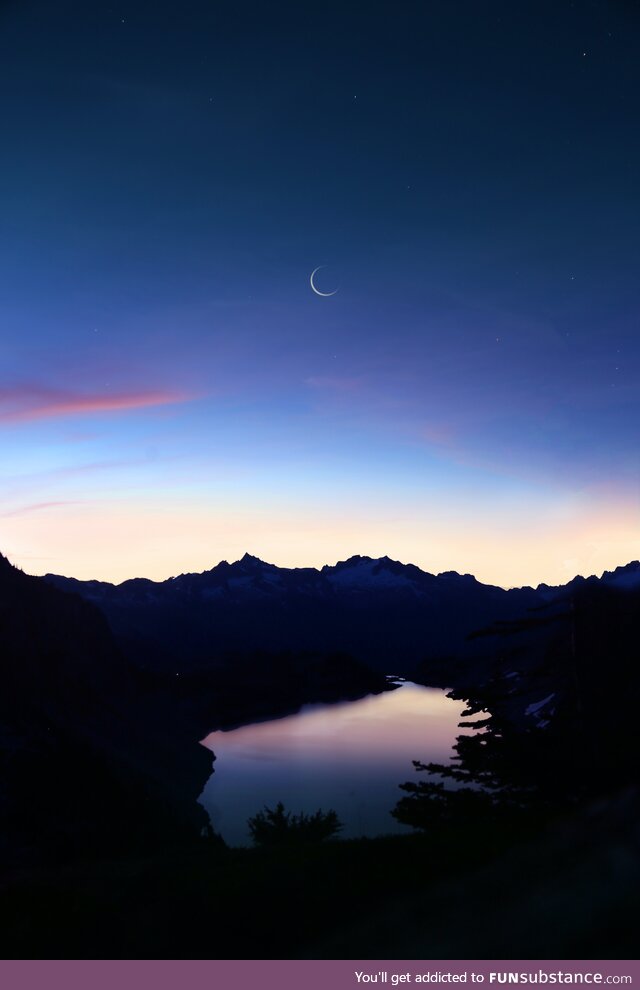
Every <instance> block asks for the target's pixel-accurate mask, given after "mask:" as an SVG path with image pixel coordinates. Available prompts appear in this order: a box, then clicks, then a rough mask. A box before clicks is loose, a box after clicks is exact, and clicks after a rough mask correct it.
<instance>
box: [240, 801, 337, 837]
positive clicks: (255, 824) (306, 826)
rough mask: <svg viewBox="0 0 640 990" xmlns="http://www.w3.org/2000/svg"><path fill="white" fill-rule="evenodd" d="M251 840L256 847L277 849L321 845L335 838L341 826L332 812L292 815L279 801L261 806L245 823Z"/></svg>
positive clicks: (319, 811)
mask: <svg viewBox="0 0 640 990" xmlns="http://www.w3.org/2000/svg"><path fill="white" fill-rule="evenodd" d="M247 825H248V826H249V832H250V833H251V838H252V839H253V841H254V843H255V844H256V845H257V846H280V845H290V844H292V843H293V844H303V843H308V842H322V841H323V840H324V839H330V838H332V837H333V836H334V835H336V834H337V833H338V832H339V831H340V829H341V828H342V827H343V826H342V822H341V821H340V820H339V818H338V816H337V814H336V812H335V811H333V809H331V810H329V811H321V810H320V809H318V810H317V811H316V812H315V814H313V815H305V814H304V813H302V812H301V813H300V814H299V815H294V814H292V813H291V812H290V811H285V810H284V805H283V803H282V801H279V802H278V804H277V805H276V806H275V808H268V807H266V805H265V808H264V810H263V811H259V812H258V813H257V814H256V815H254V816H253V817H252V818H249V820H248V821H247Z"/></svg>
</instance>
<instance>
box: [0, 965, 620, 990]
mask: <svg viewBox="0 0 640 990" xmlns="http://www.w3.org/2000/svg"><path fill="white" fill-rule="evenodd" d="M0 980H1V981H2V986H3V987H6V988H7V990H42V988H43V987H46V988H47V990H142V988H145V990H146V988H150V990H191V987H193V988H197V990H205V988H206V990H209V988H210V987H222V988H224V990H253V988H255V990H259V988H263V987H268V988H269V990H271V988H274V990H276V988H277V990H358V988H361V990H362V988H372V987H373V986H375V988H376V990H380V988H381V987H382V985H385V987H400V988H402V987H405V986H407V985H408V984H411V985H412V986H421V985H424V984H429V985H431V986H434V985H440V984H451V983H456V984H457V983H464V984H468V985H472V984H474V985H480V984H484V986H485V987H487V988H488V987H495V988H497V987H501V986H510V985H512V984H518V985H525V986H526V985H530V984H535V985H537V986H539V985H541V986H548V987H555V986H557V985H558V984H570V985H580V986H583V985H584V986H594V985H595V986H599V985H603V986H612V985H613V986H636V987H638V986H640V963H639V962H638V960H627V961H624V960H589V961H585V960H513V959H508V960H467V961H458V960H455V961H452V960H442V959H430V960H393V961H384V960H378V961H371V960H368V961H362V960H360V961H358V960H266V961H263V960H241V961H237V960H204V961H195V960H187V961H175V960H169V961H161V960H146V961H145V960H134V961H118V960H107V961H99V960H98V961H77V960H65V961H49V960H39V961H33V960H30V961H20V960H6V961H0Z"/></svg>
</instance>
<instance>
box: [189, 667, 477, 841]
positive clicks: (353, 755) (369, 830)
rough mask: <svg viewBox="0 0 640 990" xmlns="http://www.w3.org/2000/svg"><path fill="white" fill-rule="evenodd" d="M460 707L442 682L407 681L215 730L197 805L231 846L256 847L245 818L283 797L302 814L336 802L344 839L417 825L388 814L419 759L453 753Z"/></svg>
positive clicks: (444, 759) (412, 776)
mask: <svg viewBox="0 0 640 990" xmlns="http://www.w3.org/2000/svg"><path fill="white" fill-rule="evenodd" d="M463 709H464V705H463V704H462V703H461V702H459V701H452V700H451V699H450V698H447V697H446V693H445V691H443V690H440V689H438V688H427V687H422V686H420V685H417V684H412V683H409V682H405V683H403V684H402V685H401V687H399V688H397V689H396V690H395V691H387V692H385V693H383V694H378V695H369V696H368V697H366V698H361V699H359V700H358V701H349V702H338V703H336V704H331V705H306V706H305V707H304V708H302V709H301V710H300V711H299V712H297V713H296V714H295V715H288V716H286V717H284V718H277V719H272V720H270V721H268V722H258V723H255V724H253V725H244V726H241V727H240V728H238V729H232V730H229V731H220V732H212V733H211V734H210V735H209V736H207V738H206V739H205V740H203V744H204V745H205V746H207V748H208V749H211V750H213V752H214V753H215V755H216V762H215V772H214V773H213V774H212V775H211V777H210V778H209V781H208V782H207V785H206V787H205V789H204V791H203V792H202V795H201V796H200V803H201V804H202V805H203V806H204V807H205V808H206V810H207V812H208V813H209V816H210V818H211V823H212V825H213V828H214V829H215V830H216V832H219V833H221V835H222V836H223V838H224V839H225V840H226V841H227V842H228V843H229V845H249V844H250V837H249V834H248V831H247V825H246V823H247V819H248V818H249V817H250V816H252V815H254V814H255V813H256V812H257V811H259V810H260V809H261V808H262V807H263V806H264V805H265V804H266V805H268V806H269V807H274V806H275V805H276V804H277V802H278V801H282V802H283V803H284V805H285V808H286V810H287V811H293V812H295V813H298V812H300V811H304V812H307V813H309V812H314V811H316V810H317V809H318V808H322V809H323V810H324V811H328V810H329V809H330V808H333V809H334V810H335V811H336V812H337V813H338V817H339V818H340V820H341V821H342V822H343V823H344V826H345V827H344V829H343V830H342V832H341V833H340V836H341V837H343V838H351V837H355V836H363V835H364V836H375V835H384V834H389V833H401V832H402V833H406V832H411V831H412V830H411V829H409V828H408V827H407V826H404V825H400V824H399V823H398V822H396V820H395V819H394V818H392V817H391V815H390V814H389V812H390V811H391V809H392V808H393V807H394V805H395V804H396V802H397V801H398V800H399V799H400V798H401V797H402V796H403V791H401V790H399V787H398V785H399V784H401V783H403V782H404V781H406V780H411V779H416V780H419V779H421V778H422V777H423V775H422V774H417V773H416V771H415V770H414V768H413V766H412V763H411V761H412V760H422V761H424V762H429V761H432V760H433V761H436V762H447V761H448V760H449V758H450V756H451V755H452V747H453V744H454V742H455V739H456V736H458V735H460V734H461V732H462V731H463V730H460V729H459V728H458V723H459V721H460V717H461V714H462V711H463ZM467 731H470V730H467Z"/></svg>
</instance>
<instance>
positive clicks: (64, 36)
mask: <svg viewBox="0 0 640 990" xmlns="http://www.w3.org/2000/svg"><path fill="white" fill-rule="evenodd" d="M639 46H640V7H639V5H638V4H636V3H631V2H627V3H624V2H578V0H576V2H574V3H569V2H553V3H544V2H542V3H540V2H535V3H534V2H531V3H529V2H522V3H513V2H500V3H478V2H477V0H473V2H471V0H460V2H452V0H447V2H444V0H443V2H431V0H422V2H419V3H418V2H415V3H403V4H390V3H389V4H386V3H383V4H379V5H373V6H372V8H371V9H368V8H367V7H365V6H364V5H362V4H349V3H346V5H340V4H334V3H329V4H324V5H322V6H320V7H312V6H311V5H309V4H302V3H295V4H286V3H277V2H276V3H274V4H264V3H260V4H252V3H239V4H238V3H234V4H233V5H231V4H221V3H217V2H208V3H199V2H198V3H196V2H186V3H182V4H180V5H173V4H167V3H161V2H160V3H142V2H135V0H134V2H123V3H120V4H114V3H111V2H109V3H101V2H93V3H91V4H85V3H80V2H74V3H64V2H63V3H56V4H50V3H31V2H29V0H25V2H22V3H20V2H16V3H5V4H3V5H1V6H0V94H1V96H0V98H1V100H2V108H1V113H2V121H3V155H2V159H1V161H0V177H1V179H2V190H3V192H2V196H3V210H2V218H3V222H2V233H1V234H0V256H1V260H2V265H1V266H0V306H1V310H0V312H1V319H2V334H1V337H0V426H1V428H2V433H1V436H0V453H1V454H2V464H3V467H2V481H3V489H4V491H5V495H4V496H3V499H2V502H1V503H0V514H1V515H2V519H1V523H0V540H1V541H2V544H3V549H5V551H6V552H9V553H10V555H11V556H12V557H13V559H15V560H16V561H17V562H19V563H22V564H23V566H25V568H27V569H29V570H33V571H44V570H58V571H63V572H66V573H74V574H78V575H80V576H97V577H121V578H124V577H127V576H130V575H131V574H133V573H141V574H148V575H150V576H166V575H167V574H169V573H173V572H176V571H179V570H195V569H199V568H201V567H205V566H210V565H211V564H213V563H215V562H216V561H217V560H218V559H219V558H220V557H225V556H226V557H234V556H236V555H238V554H241V553H242V552H243V551H244V550H250V551H252V552H254V553H258V554H260V555H262V556H267V557H270V559H272V560H274V561H275V562H277V563H283V564H287V563H291V564H305V563H306V564H316V563H325V562H333V561H334V560H335V559H337V558H338V557H340V556H344V555H346V554H348V553H356V552H361V553H371V554H372V555H378V554H383V553H388V554H389V555H391V556H397V557H401V558H403V559H412V560H414V561H415V562H416V563H419V564H420V565H421V566H424V567H426V568H428V569H430V570H436V571H437V570H442V569H448V568H450V567H451V568H453V567H455V568H457V569H459V570H473V571H475V572H476V573H477V574H478V576H479V577H481V578H482V577H484V578H485V579H486V580H493V581H495V582H499V583H526V582H531V581H535V580H542V579H547V580H561V579H565V578H567V577H571V576H572V574H573V573H575V571H578V570H581V571H590V570H598V569H602V567H604V566H613V565H615V564H616V563H621V562H624V561H626V560H628V559H630V558H631V557H633V556H638V555H639V553H640V542H639V539H638V522H639V521H640V512H639V508H640V484H639V482H640V466H639V460H638V439H639V438H638V433H639V424H640V415H639V413H640V389H639V388H638V384H639V382H638V379H639V375H638V371H639V365H640V337H639V334H638V319H639V315H640V314H639V305H638V271H639V262H640V248H639V245H638V231H639V229H640V226H639V220H640V203H639V197H638V175H640V133H639V128H638V120H639V119H640V112H639V111H640V106H639V103H640V59H639V58H638V51H639V50H640V47H639ZM319 265H325V266H326V267H325V268H324V269H322V270H321V271H320V272H319V273H318V280H319V284H320V287H321V288H324V289H333V288H335V287H336V286H338V287H339V291H338V292H337V293H336V295H335V296H332V297H331V298H320V297H318V296H316V295H314V293H313V292H312V291H311V288H310V285H309V275H310V273H311V271H312V270H313V269H314V268H316V267H317V266H319Z"/></svg>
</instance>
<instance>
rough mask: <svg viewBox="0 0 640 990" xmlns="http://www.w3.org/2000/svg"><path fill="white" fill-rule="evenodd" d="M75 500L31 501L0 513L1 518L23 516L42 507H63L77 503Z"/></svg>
mask: <svg viewBox="0 0 640 990" xmlns="http://www.w3.org/2000/svg"><path fill="white" fill-rule="evenodd" d="M79 504H80V503H78V502H77V501H65V500H60V501H57V502H32V503H31V504H30V505H21V506H19V507H18V508H16V509H10V510H9V512H3V513H2V514H1V517H2V519H11V518H12V517H13V516H24V515H28V514H29V513H31V512H41V511H42V510H44V509H57V508H63V507H65V506H67V505H79Z"/></svg>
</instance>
